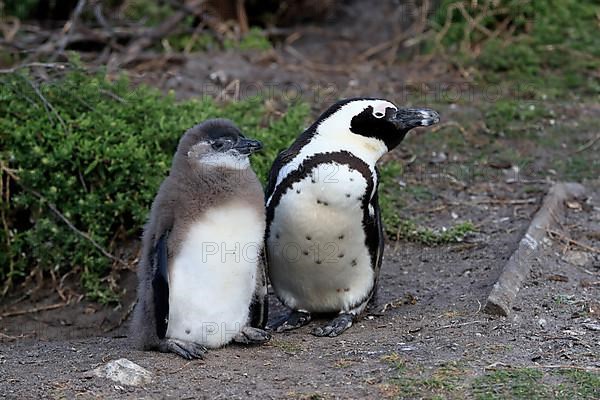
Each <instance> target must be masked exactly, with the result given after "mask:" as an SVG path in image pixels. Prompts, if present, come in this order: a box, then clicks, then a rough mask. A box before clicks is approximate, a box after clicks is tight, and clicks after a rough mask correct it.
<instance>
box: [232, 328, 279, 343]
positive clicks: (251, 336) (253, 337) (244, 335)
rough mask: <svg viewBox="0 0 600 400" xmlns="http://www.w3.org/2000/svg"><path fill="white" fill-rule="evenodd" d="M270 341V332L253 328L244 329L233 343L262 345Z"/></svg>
mask: <svg viewBox="0 0 600 400" xmlns="http://www.w3.org/2000/svg"><path fill="white" fill-rule="evenodd" d="M270 339H271V335H270V334H269V332H266V331H263V330H262V329H258V328H253V327H251V326H245V327H243V328H242V331H241V332H240V333H238V334H237V335H235V336H234V337H233V341H234V342H235V343H239V344H262V343H265V342H268V341H269V340H270Z"/></svg>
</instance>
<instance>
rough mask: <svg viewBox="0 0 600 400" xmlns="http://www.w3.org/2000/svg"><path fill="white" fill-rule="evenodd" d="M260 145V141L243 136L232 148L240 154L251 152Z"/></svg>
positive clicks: (259, 147)
mask: <svg viewBox="0 0 600 400" xmlns="http://www.w3.org/2000/svg"><path fill="white" fill-rule="evenodd" d="M262 147H263V145H262V143H261V142H259V141H258V140H254V139H248V138H245V137H240V138H239V140H238V142H237V143H236V144H235V146H233V148H234V149H235V150H237V151H238V152H240V153H241V154H252V153H254V152H256V151H258V150H260V149H262Z"/></svg>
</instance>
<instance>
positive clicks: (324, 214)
mask: <svg viewBox="0 0 600 400" xmlns="http://www.w3.org/2000/svg"><path fill="white" fill-rule="evenodd" d="M438 121H439V115H438V114H437V113H436V112H435V111H432V110H428V109H406V108H404V109H403V108H398V107H397V106H396V105H394V104H393V103H391V102H389V101H387V100H383V99H372V98H354V99H348V100H343V101H340V102H338V103H336V104H334V105H333V106H331V107H330V108H329V109H328V110H327V111H325V113H323V114H322V115H321V116H320V117H319V119H318V120H317V121H316V122H315V123H314V124H313V125H312V126H311V127H310V128H308V129H307V130H306V131H305V132H304V133H302V134H301V135H300V136H299V137H298V138H297V140H296V141H295V142H294V143H293V144H292V145H291V147H290V148H288V149H287V150H284V151H283V152H281V153H280V154H279V156H278V157H277V159H276V160H275V162H274V164H273V166H272V168H271V172H270V175H269V181H268V184H267V189H266V198H267V203H266V204H267V231H266V236H265V240H266V254H267V265H268V273H269V278H270V281H271V285H272V286H273V289H274V291H275V294H276V295H277V297H278V298H279V299H280V300H281V302H282V303H283V304H284V305H286V306H287V307H288V308H290V309H292V310H293V311H292V312H291V313H290V314H289V315H288V316H286V317H284V318H283V319H281V320H280V321H278V322H276V323H275V324H274V326H273V328H274V329H276V330H277V331H280V332H281V331H285V330H289V329H294V328H298V327H300V326H303V325H305V324H307V323H308V322H310V320H311V318H312V314H313V313H337V314H338V315H337V317H336V318H335V319H333V320H332V321H331V322H330V323H328V324H327V325H325V326H324V327H317V328H315V329H314V330H313V331H312V333H313V334H314V335H317V336H337V335H339V334H340V333H342V332H343V331H345V330H346V329H348V328H349V327H350V326H351V325H352V322H353V320H355V319H356V318H357V316H358V315H359V314H360V313H361V312H362V311H363V310H364V309H365V307H366V305H367V303H368V302H369V300H370V299H371V298H372V297H373V294H374V292H375V290H376V288H377V281H378V277H379V270H380V268H381V261H382V255H383V246H384V237H383V229H382V225H381V214H380V211H379V204H378V199H377V187H378V183H379V182H378V181H379V172H378V170H377V168H376V166H375V164H376V162H377V160H379V158H380V157H381V156H383V155H384V154H385V153H386V152H388V151H390V150H392V149H393V148H395V147H396V146H397V145H398V144H399V143H400V142H401V141H402V140H403V139H404V137H405V135H406V134H407V132H408V131H409V130H410V129H412V128H415V127H417V126H429V125H432V124H435V123H437V122H438Z"/></svg>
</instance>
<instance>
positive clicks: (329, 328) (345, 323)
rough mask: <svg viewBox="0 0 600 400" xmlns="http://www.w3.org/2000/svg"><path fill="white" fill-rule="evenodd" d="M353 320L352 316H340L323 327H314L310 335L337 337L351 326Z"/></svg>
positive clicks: (346, 314)
mask: <svg viewBox="0 0 600 400" xmlns="http://www.w3.org/2000/svg"><path fill="white" fill-rule="evenodd" d="M353 318H354V316H353V315H352V314H348V313H345V314H340V315H338V316H337V317H335V318H334V319H333V320H331V321H330V322H329V323H328V324H327V325H325V326H324V327H320V326H318V327H316V328H315V329H313V330H312V332H311V333H312V334H313V335H315V336H329V337H334V336H337V335H339V334H340V333H342V332H344V331H345V330H346V329H348V328H350V327H351V326H352V320H353Z"/></svg>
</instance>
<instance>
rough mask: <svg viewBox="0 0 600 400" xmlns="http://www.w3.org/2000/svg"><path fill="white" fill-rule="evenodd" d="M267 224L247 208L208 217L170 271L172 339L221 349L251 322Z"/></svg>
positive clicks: (237, 207) (234, 206)
mask: <svg viewBox="0 0 600 400" xmlns="http://www.w3.org/2000/svg"><path fill="white" fill-rule="evenodd" d="M263 235H264V218H263V215H260V214H259V213H258V212H257V211H256V210H255V209H254V208H252V207H250V206H248V205H246V204H243V203H228V204H226V205H223V206H221V207H219V208H216V209H213V210H211V211H209V212H207V213H205V214H204V215H203V216H202V218H201V219H200V220H198V221H196V223H195V224H194V225H193V226H192V227H191V228H190V230H189V232H188V234H187V235H186V240H185V241H184V243H182V245H181V248H180V251H179V253H178V254H177V255H176V256H175V258H174V259H173V261H172V263H171V265H169V323H168V328H167V337H169V338H175V339H181V340H186V341H194V342H196V343H200V344H203V345H205V346H207V347H213V348H214V347H219V346H222V345H224V344H226V343H228V342H230V341H231V339H232V337H233V336H235V335H236V334H237V333H238V332H240V330H241V328H242V327H244V326H245V325H246V323H247V322H248V315H249V305H250V301H251V298H252V294H253V292H254V290H255V286H256V275H257V266H258V264H259V261H260V259H259V257H260V251H261V248H262V240H263Z"/></svg>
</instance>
